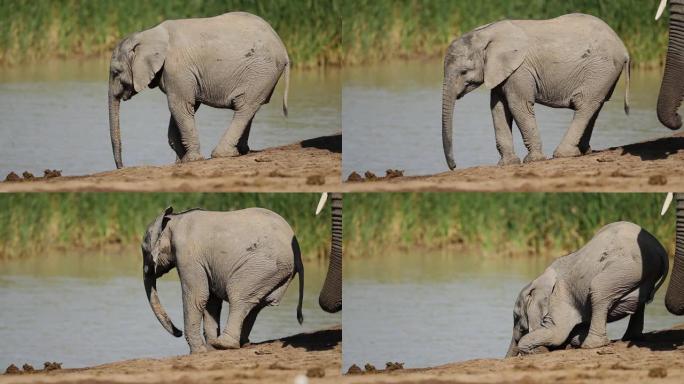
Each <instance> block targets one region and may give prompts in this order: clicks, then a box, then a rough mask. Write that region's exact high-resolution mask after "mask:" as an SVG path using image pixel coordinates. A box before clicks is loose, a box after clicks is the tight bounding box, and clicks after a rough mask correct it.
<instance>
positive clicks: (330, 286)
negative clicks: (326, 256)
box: [316, 193, 342, 313]
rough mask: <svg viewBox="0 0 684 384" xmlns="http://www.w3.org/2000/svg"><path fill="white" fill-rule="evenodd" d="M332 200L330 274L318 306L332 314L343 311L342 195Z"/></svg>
mask: <svg viewBox="0 0 684 384" xmlns="http://www.w3.org/2000/svg"><path fill="white" fill-rule="evenodd" d="M326 197H327V194H323V196H321V201H320V202H319V204H318V209H317V210H316V214H318V213H319V212H320V210H321V209H322V208H323V205H324V204H325V199H326ZM331 200H332V204H331V205H332V215H331V216H332V226H331V237H332V240H331V244H330V260H329V264H328V273H327V274H326V276H325V282H324V283H323V288H321V293H320V294H319V296H318V304H319V305H320V306H321V308H322V309H323V310H324V311H326V312H330V313H335V312H339V311H340V310H342V194H341V193H333V194H331Z"/></svg>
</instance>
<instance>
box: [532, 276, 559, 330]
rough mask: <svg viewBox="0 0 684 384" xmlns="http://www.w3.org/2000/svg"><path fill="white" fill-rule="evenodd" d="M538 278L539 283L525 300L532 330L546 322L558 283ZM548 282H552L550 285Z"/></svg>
mask: <svg viewBox="0 0 684 384" xmlns="http://www.w3.org/2000/svg"><path fill="white" fill-rule="evenodd" d="M544 280H546V279H541V281H540V279H538V280H537V282H536V283H537V284H535V285H536V286H535V287H534V288H532V289H531V290H530V292H529V294H528V297H527V298H526V300H525V304H526V312H527V320H528V326H529V330H530V332H532V331H534V330H535V329H537V328H539V327H541V326H542V324H544V322H545V321H546V318H547V316H548V314H549V303H550V301H551V295H552V294H553V291H554V290H555V289H556V283H555V281H554V282H548V281H544ZM547 283H550V285H548V284H547Z"/></svg>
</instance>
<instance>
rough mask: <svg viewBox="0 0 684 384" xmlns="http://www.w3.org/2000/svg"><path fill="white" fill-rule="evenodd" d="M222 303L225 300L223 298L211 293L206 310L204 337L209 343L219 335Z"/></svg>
mask: <svg viewBox="0 0 684 384" xmlns="http://www.w3.org/2000/svg"><path fill="white" fill-rule="evenodd" d="M222 305H223V300H222V299H221V298H219V297H218V296H214V295H212V294H209V300H207V307H206V309H205V310H204V339H205V340H206V342H207V344H209V341H210V340H213V339H215V338H217V337H218V336H219V333H220V321H221V307H222Z"/></svg>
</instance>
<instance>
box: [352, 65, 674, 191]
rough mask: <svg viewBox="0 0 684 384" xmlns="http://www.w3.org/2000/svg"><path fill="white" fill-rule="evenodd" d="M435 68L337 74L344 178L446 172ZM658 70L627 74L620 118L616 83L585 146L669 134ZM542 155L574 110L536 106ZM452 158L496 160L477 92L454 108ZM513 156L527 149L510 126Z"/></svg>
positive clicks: (482, 93) (464, 162) (482, 94)
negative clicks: (659, 112) (659, 104)
mask: <svg viewBox="0 0 684 384" xmlns="http://www.w3.org/2000/svg"><path fill="white" fill-rule="evenodd" d="M442 72H443V69H442V63H441V61H439V60H429V61H419V60H414V61H411V62H393V63H384V64H378V65H373V66H366V67H351V68H345V69H344V75H343V87H342V125H343V127H344V133H345V136H344V153H343V171H344V175H343V176H344V177H345V178H346V177H347V176H348V175H349V173H351V172H352V171H357V172H359V173H361V174H362V173H363V172H364V171H366V170H371V171H373V172H375V173H378V174H384V172H385V170H386V169H388V168H392V169H403V170H405V171H406V173H405V174H407V175H420V174H433V173H437V172H444V171H447V170H448V168H447V166H446V161H445V160H444V152H443V150H442V136H441V102H442V101H441V98H442V90H441V87H442ZM660 77H661V74H660V72H658V71H650V72H644V71H636V70H634V71H632V81H631V87H630V99H631V103H630V104H631V112H630V115H629V116H625V113H624V111H623V98H624V87H623V80H620V82H619V84H618V87H617V88H616V89H615V92H614V93H613V97H612V100H611V101H610V102H608V103H606V105H605V106H604V107H603V110H602V112H601V114H600V115H599V118H598V120H597V123H596V126H595V128H594V132H593V135H592V139H591V145H592V148H594V149H604V148H608V147H614V146H619V145H624V144H630V143H635V142H639V141H643V140H647V139H653V138H658V137H663V136H669V135H671V134H672V131H670V130H669V129H668V128H665V127H664V126H662V125H660V123H659V122H658V119H657V117H656V112H655V107H656V101H657V98H658V90H659V88H660ZM535 111H536V115H537V122H538V125H539V129H540V134H541V137H542V143H543V150H544V153H545V154H546V155H547V156H548V157H550V156H551V155H552V154H553V150H554V149H555V148H556V146H557V145H558V144H559V143H560V140H561V138H562V137H563V135H564V134H565V131H566V130H567V128H568V127H569V124H570V121H571V120H572V114H573V111H571V110H569V109H552V108H548V107H544V106H542V105H536V106H535ZM453 130H454V153H455V159H456V164H457V167H459V168H464V167H470V166H475V165H493V164H496V163H497V162H498V161H499V154H498V152H497V150H496V146H495V142H494V127H493V125H492V118H491V113H490V110H489V91H487V90H485V89H484V87H480V88H479V89H477V90H475V91H473V92H471V93H469V94H468V95H466V96H464V97H463V98H462V99H461V100H458V101H457V102H456V105H455V109H454V126H453ZM513 132H514V138H515V149H516V152H517V153H518V156H519V157H520V158H523V157H524V156H525V155H526V150H525V148H524V146H523V144H522V140H521V139H520V132H519V131H518V130H517V127H514V128H513Z"/></svg>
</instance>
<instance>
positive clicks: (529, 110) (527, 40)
mask: <svg viewBox="0 0 684 384" xmlns="http://www.w3.org/2000/svg"><path fill="white" fill-rule="evenodd" d="M630 63H631V62H630V57H629V54H628V52H627V49H626V48H625V45H624V44H623V42H622V40H620V38H619V37H618V35H617V34H616V33H615V32H614V31H613V30H612V29H611V28H610V27H609V26H608V25H607V24H606V23H604V22H603V21H602V20H600V19H598V18H596V17H594V16H590V15H585V14H569V15H563V16H559V17H556V18H554V19H549V20H503V21H499V22H495V23H491V24H487V25H483V26H481V27H478V28H476V29H474V30H473V31H471V32H468V33H466V34H465V35H463V36H461V37H460V38H458V39H456V40H454V41H452V43H451V44H450V45H449V47H448V49H447V53H446V55H445V58H444V82H443V85H442V144H443V147H444V155H445V157H446V161H447V165H448V166H449V169H451V170H453V169H454V168H456V162H455V161H454V157H453V148H452V129H453V127H452V125H453V124H452V120H453V113H454V111H453V109H454V104H455V102H456V100H457V99H460V98H461V97H463V96H464V95H466V94H467V93H468V92H471V91H473V90H474V89H476V88H478V87H479V86H480V85H482V84H484V85H485V87H486V88H487V89H489V90H491V93H490V108H491V114H492V120H493V122H494V134H495V137H496V148H497V150H498V151H499V154H500V156H501V159H500V161H499V163H498V164H499V165H508V164H519V163H520V159H519V158H518V157H517V156H516V154H515V152H514V150H513V136H512V133H511V129H512V122H513V121H515V123H516V125H517V126H518V129H519V130H520V133H521V134H522V138H523V142H524V143H525V147H526V148H527V151H528V154H527V156H526V157H525V159H524V161H525V162H526V163H527V162H532V161H537V160H544V159H546V157H545V156H544V154H543V152H542V142H541V137H540V135H539V132H538V129H537V123H536V120H535V113H534V104H535V103H539V104H542V105H546V106H548V107H553V108H569V109H572V110H574V111H575V114H574V117H573V120H572V123H571V124H570V127H569V128H568V130H567V131H566V133H565V136H564V137H563V139H562V141H561V143H560V144H559V145H558V147H557V148H556V150H555V151H554V153H553V156H554V157H570V156H579V155H582V154H587V153H590V152H591V147H590V146H589V140H590V138H591V133H592V130H593V129H594V124H595V122H596V118H597V117H598V114H599V112H600V111H601V108H602V107H603V103H604V102H605V101H607V100H609V99H610V97H611V96H612V93H613V90H614V89H615V85H616V84H617V81H618V79H619V78H620V74H621V72H622V71H624V72H626V80H625V81H626V84H627V87H626V92H625V102H624V109H625V113H629V79H630Z"/></svg>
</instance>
